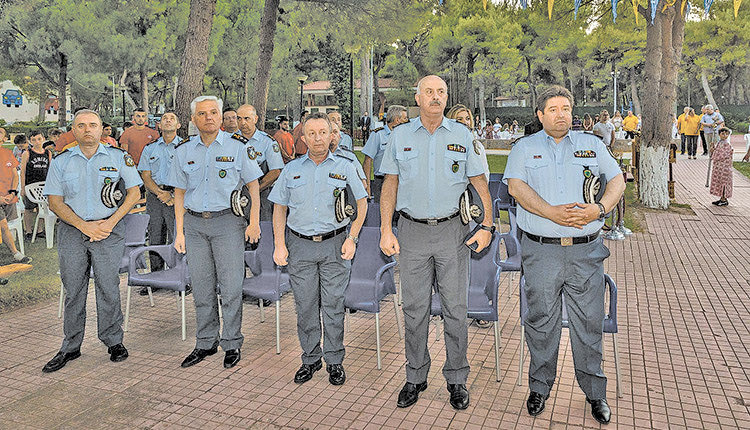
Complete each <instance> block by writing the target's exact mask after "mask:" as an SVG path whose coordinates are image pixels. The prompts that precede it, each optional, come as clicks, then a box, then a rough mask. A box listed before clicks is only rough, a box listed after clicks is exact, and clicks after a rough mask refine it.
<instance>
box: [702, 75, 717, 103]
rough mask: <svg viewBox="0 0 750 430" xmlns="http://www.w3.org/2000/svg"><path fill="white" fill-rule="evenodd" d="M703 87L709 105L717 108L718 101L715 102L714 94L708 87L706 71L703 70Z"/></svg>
mask: <svg viewBox="0 0 750 430" xmlns="http://www.w3.org/2000/svg"><path fill="white" fill-rule="evenodd" d="M701 86H703V92H704V93H706V99H707V100H708V103H709V104H710V105H712V106H713V107H716V106H717V105H716V100H714V93H712V92H711V87H709V86H708V78H707V77H706V70H705V69H701Z"/></svg>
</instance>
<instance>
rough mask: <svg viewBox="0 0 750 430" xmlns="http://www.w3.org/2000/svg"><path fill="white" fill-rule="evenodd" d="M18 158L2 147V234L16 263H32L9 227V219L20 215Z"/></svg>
mask: <svg viewBox="0 0 750 430" xmlns="http://www.w3.org/2000/svg"><path fill="white" fill-rule="evenodd" d="M18 164H19V163H18V160H16V157H14V156H13V151H11V150H10V149H8V148H4V147H0V234H2V239H3V240H2V243H3V244H5V246H7V247H8V249H9V250H10V253H11V254H13V259H14V260H15V262H16V263H30V262H31V258H29V257H27V256H25V255H23V254H22V253H21V252H19V251H18V249H17V248H16V244H15V243H14V242H13V235H11V233H10V228H8V221H13V220H14V219H16V218H17V217H18V212H17V211H16V203H17V202H18V170H17V169H18Z"/></svg>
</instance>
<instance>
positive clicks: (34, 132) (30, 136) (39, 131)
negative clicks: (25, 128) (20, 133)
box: [28, 128, 46, 139]
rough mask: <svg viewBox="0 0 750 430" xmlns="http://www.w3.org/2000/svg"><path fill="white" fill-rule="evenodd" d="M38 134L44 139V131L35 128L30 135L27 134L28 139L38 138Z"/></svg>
mask: <svg viewBox="0 0 750 430" xmlns="http://www.w3.org/2000/svg"><path fill="white" fill-rule="evenodd" d="M40 134H41V135H42V137H46V136H44V130H42V129H41V128H37V129H36V130H32V131H31V133H29V134H28V136H29V139H31V138H32V137H34V136H38V135H40Z"/></svg>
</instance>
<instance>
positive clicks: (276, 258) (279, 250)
mask: <svg viewBox="0 0 750 430" xmlns="http://www.w3.org/2000/svg"><path fill="white" fill-rule="evenodd" d="M287 258H289V250H287V249H286V245H281V246H276V247H274V248H273V262H274V263H276V265H278V266H286V265H287V261H286V259H287Z"/></svg>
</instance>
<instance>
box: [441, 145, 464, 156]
mask: <svg viewBox="0 0 750 430" xmlns="http://www.w3.org/2000/svg"><path fill="white" fill-rule="evenodd" d="M445 148H446V149H447V150H448V151H453V152H460V153H462V154H463V153H465V152H466V147H465V146H463V145H459V144H457V143H451V144H450V145H448V146H446V147H445Z"/></svg>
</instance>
